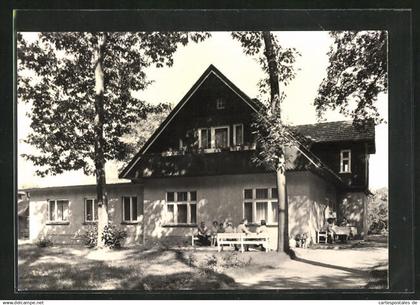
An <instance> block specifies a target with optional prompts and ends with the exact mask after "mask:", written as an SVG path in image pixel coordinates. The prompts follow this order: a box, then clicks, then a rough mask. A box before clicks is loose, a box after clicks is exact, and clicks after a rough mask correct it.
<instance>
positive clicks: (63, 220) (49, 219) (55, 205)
mask: <svg viewBox="0 0 420 305" xmlns="http://www.w3.org/2000/svg"><path fill="white" fill-rule="evenodd" d="M58 201H67V219H61V220H58V219H57V216H58V213H57V210H58V208H57V206H58V205H57V202H58ZM47 202H48V223H65V224H68V223H69V212H70V200H68V199H47ZM51 202H54V216H55V217H54V218H55V219H54V220H52V219H51ZM63 218H64V211H63Z"/></svg>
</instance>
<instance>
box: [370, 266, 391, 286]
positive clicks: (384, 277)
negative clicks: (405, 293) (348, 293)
mask: <svg viewBox="0 0 420 305" xmlns="http://www.w3.org/2000/svg"><path fill="white" fill-rule="evenodd" d="M365 288H367V289H387V288H388V264H387V263H380V264H378V265H376V266H374V267H373V268H372V269H371V270H370V272H369V281H368V283H367V284H366V286H365Z"/></svg>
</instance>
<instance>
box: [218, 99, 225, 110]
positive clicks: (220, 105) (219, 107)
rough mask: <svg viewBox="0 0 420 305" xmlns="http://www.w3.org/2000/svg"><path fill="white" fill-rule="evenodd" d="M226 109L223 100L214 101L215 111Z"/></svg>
mask: <svg viewBox="0 0 420 305" xmlns="http://www.w3.org/2000/svg"><path fill="white" fill-rule="evenodd" d="M225 107H226V103H225V100H224V99H222V98H218V99H217V100H216V109H218V110H220V109H225Z"/></svg>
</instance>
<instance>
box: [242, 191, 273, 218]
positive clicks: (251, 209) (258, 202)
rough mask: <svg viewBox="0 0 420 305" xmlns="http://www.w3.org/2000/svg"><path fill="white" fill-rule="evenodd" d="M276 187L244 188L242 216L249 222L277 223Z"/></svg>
mask: <svg viewBox="0 0 420 305" xmlns="http://www.w3.org/2000/svg"><path fill="white" fill-rule="evenodd" d="M277 197H278V194H277V189H276V188H257V189H244V205H243V216H244V218H246V219H247V220H248V222H251V223H260V222H261V220H265V221H266V222H267V223H277V221H278V212H277V210H278V209H277Z"/></svg>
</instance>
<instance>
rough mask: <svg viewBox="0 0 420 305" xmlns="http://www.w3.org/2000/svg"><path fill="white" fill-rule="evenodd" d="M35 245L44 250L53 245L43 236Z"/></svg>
mask: <svg viewBox="0 0 420 305" xmlns="http://www.w3.org/2000/svg"><path fill="white" fill-rule="evenodd" d="M36 245H37V246H38V247H40V248H46V247H51V246H52V245H53V242H52V240H51V238H49V237H48V236H43V237H41V238H39V239H38V240H37V242H36Z"/></svg>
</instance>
